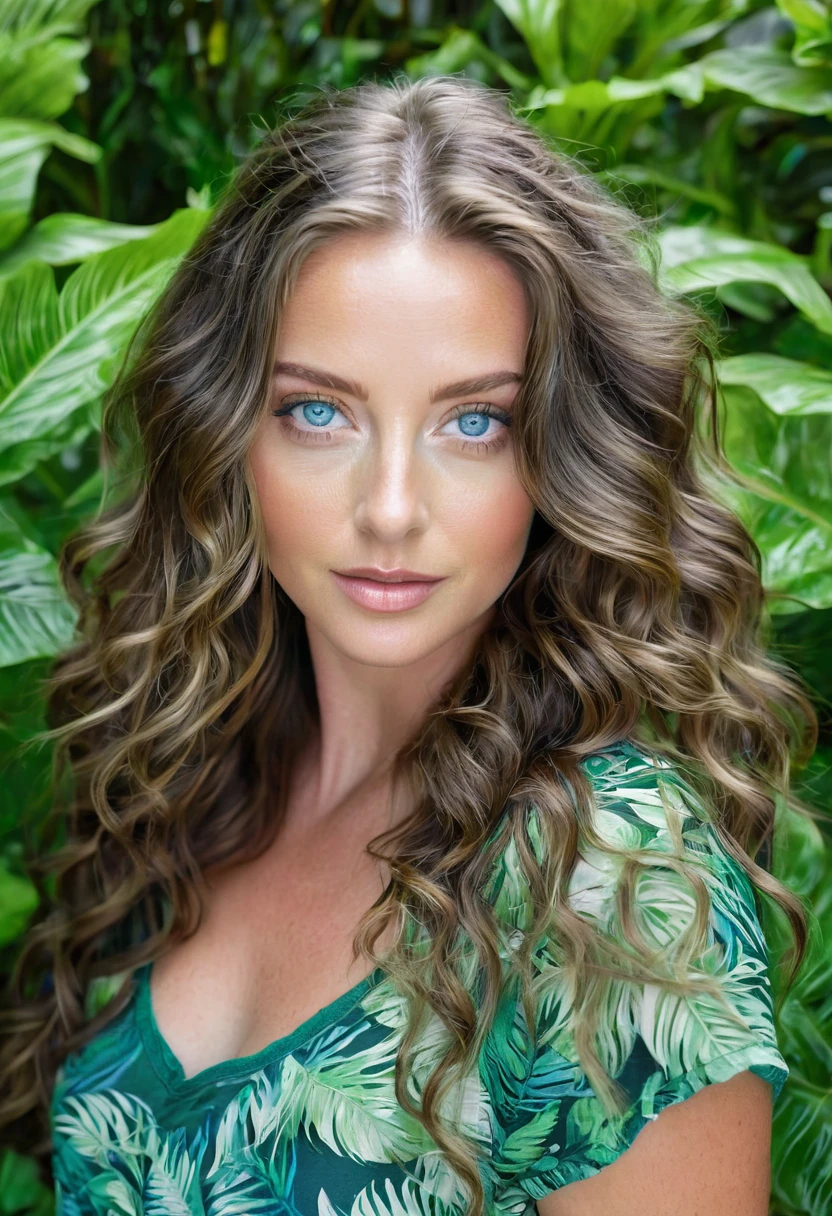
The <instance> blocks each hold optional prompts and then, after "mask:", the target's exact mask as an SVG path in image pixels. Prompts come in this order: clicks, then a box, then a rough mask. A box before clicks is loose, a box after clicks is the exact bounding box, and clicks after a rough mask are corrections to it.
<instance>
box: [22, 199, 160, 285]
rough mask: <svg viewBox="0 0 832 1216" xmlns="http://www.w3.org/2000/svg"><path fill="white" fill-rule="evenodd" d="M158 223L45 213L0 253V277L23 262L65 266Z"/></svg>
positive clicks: (136, 237)
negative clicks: (14, 243)
mask: <svg viewBox="0 0 832 1216" xmlns="http://www.w3.org/2000/svg"><path fill="white" fill-rule="evenodd" d="M160 227H161V225H159V224H146V225H139V224H114V223H111V222H110V221H109V220H99V219H96V217H95V216H92V215H75V214H74V213H73V212H56V213H55V214H54V215H47V216H46V218H45V219H42V220H41V221H40V223H38V224H35V226H34V228H30V229H29V231H28V232H27V233H26V234H25V236H23V237H22V238H21V239H20V240H19V241H18V242H17V244H16V245H14V246H13V248H11V249H9V250H8V251H7V252H6V253H5V254H4V255H2V256H0V277H8V276H9V275H10V274H15V273H16V272H17V271H18V270H19V269H20V268H21V266H24V265H25V264H26V263H27V262H47V263H48V264H49V265H50V266H67V265H70V264H71V263H73V262H83V261H85V260H86V259H87V258H89V257H92V255H93V254H95V253H103V252H104V251H105V250H107V249H115V248H117V247H118V246H119V245H126V244H127V242H128V241H139V240H143V239H144V238H145V237H148V236H153V234H154V233H155V232H158V230H159V228H160Z"/></svg>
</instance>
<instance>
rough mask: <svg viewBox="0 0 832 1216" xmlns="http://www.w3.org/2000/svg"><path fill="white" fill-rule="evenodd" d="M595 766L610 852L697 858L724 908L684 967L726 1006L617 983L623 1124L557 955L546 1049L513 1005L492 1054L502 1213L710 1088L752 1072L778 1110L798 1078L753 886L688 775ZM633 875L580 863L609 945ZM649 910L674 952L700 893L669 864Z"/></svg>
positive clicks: (649, 887) (652, 871) (612, 1045)
mask: <svg viewBox="0 0 832 1216" xmlns="http://www.w3.org/2000/svg"><path fill="white" fill-rule="evenodd" d="M584 765H585V767H586V770H587V772H588V775H589V776H590V778H591V780H592V783H593V788H594V792H595V803H596V815H595V826H596V830H597V831H598V833H599V834H600V835H601V836H602V838H603V839H604V840H606V841H608V842H611V843H615V844H617V845H619V846H626V847H638V848H642V849H647V850H649V851H650V852H655V853H656V854H662V853H669V852H674V853H675V854H676V855H678V850H679V847H680V842H681V844H682V847H683V849H684V853H685V855H686V856H687V857H689V858H690V859H691V860H694V862H695V863H699V864H695V868H696V869H697V870H698V872H699V873H700V874H701V876H702V878H703V879H704V881H705V883H706V885H707V889H708V893H709V896H710V913H709V924H708V937H707V947H706V949H705V950H704V952H700V953H699V954H698V955H696V957H695V958H693V959H692V960H690V961H689V962H688V963H687V964H686V965H685V974H692V975H703V974H706V975H709V976H711V977H713V979H714V980H716V982H717V985H718V990H719V992H720V993H721V994H722V995H723V996H724V998H725V1001H726V1003H727V1008H725V1006H723V1004H722V1003H721V1002H720V1001H719V1000H718V999H717V998H715V997H714V996H712V995H710V994H699V993H696V994H694V995H692V996H691V995H687V996H685V995H678V994H676V993H672V992H669V991H668V990H667V989H665V988H664V987H663V986H661V985H658V984H645V983H633V982H624V981H613V982H612V984H611V986H610V988H609V990H608V994H607V997H606V1000H605V1004H604V1009H603V1014H602V1018H601V1031H600V1037H599V1041H598V1046H599V1050H600V1052H601V1059H602V1061H603V1063H604V1066H605V1068H606V1069H607V1071H608V1072H609V1073H610V1075H612V1076H613V1077H615V1078H616V1080H617V1081H618V1082H619V1084H621V1085H622V1086H623V1088H624V1090H625V1092H626V1094H627V1099H628V1101H629V1106H628V1108H627V1110H626V1111H625V1112H624V1113H623V1114H621V1115H619V1116H612V1117H610V1116H608V1115H607V1114H606V1112H605V1110H604V1108H603V1107H602V1105H601V1102H600V1101H599V1099H598V1098H597V1097H596V1095H595V1093H594V1091H593V1089H592V1087H591V1085H590V1084H589V1082H588V1080H587V1078H586V1077H585V1076H584V1074H583V1072H582V1070H581V1067H580V1065H579V1063H578V1056H577V1053H576V1051H575V1048H574V1042H573V1038H572V1033H571V1018H570V999H569V994H568V992H567V990H566V985H565V984H559V983H558V979H557V973H556V970H555V963H554V960H553V958H552V957H551V955H550V954H549V953H548V951H547V949H546V947H545V944H544V945H543V947H542V948H541V949H540V950H539V951H537V952H536V954H535V960H536V966H537V968H538V971H541V970H544V969H546V968H549V969H550V975H549V976H548V979H549V980H551V981H552V982H551V983H547V985H546V988H545V993H544V994H543V995H541V997H540V998H539V1003H538V1009H537V1022H536V1026H535V1031H536V1035H535V1037H534V1039H533V1038H532V1036H531V1035H530V1034H529V1033H528V1029H527V1027H526V1025H525V1019H524V1016H523V1011H522V1005H521V1004H520V1003H519V1002H515V1003H514V1006H513V1009H512V1013H511V1016H510V1017H508V1016H507V1015H505V1016H504V1022H503V1025H502V1027H499V1028H498V1030H499V1035H498V1036H497V1037H495V1038H493V1040H492V1042H491V1046H490V1048H489V1050H490V1052H491V1056H490V1059H489V1060H488V1063H487V1069H486V1076H487V1084H488V1085H489V1088H490V1090H491V1097H492V1103H493V1107H494V1111H495V1116H496V1128H495V1144H494V1152H493V1166H494V1170H495V1179H496V1189H495V1192H494V1195H495V1200H496V1201H497V1204H496V1210H497V1211H499V1212H516V1213H523V1212H526V1211H527V1210H529V1208H528V1204H529V1199H530V1198H531V1199H540V1198H542V1197H543V1196H544V1195H547V1194H549V1193H550V1192H551V1191H553V1190H556V1189H558V1188H559V1187H562V1186H566V1185H567V1184H568V1183H570V1182H573V1181H577V1180H579V1179H582V1178H587V1177H590V1176H591V1175H592V1174H595V1173H597V1172H598V1171H599V1170H600V1169H602V1168H603V1167H604V1166H605V1165H608V1164H610V1163H611V1162H612V1161H614V1160H615V1159H616V1158H617V1157H619V1156H620V1155H621V1154H622V1153H623V1152H624V1151H625V1150H626V1149H627V1148H628V1147H629V1146H630V1145H631V1144H632V1142H633V1140H634V1139H635V1137H636V1135H637V1134H638V1132H639V1131H640V1130H641V1129H642V1128H643V1127H644V1126H645V1125H646V1123H647V1122H648V1120H652V1119H655V1118H657V1117H658V1115H659V1113H660V1111H662V1110H663V1109H664V1108H665V1107H666V1106H670V1105H673V1104H675V1103H677V1102H681V1101H683V1100H684V1099H685V1098H688V1097H690V1096H691V1095H692V1094H694V1093H696V1092H697V1091H698V1090H700V1089H702V1088H703V1087H704V1086H706V1085H710V1084H713V1083H714V1082H717V1081H726V1080H728V1079H729V1078H730V1077H732V1076H734V1075H735V1074H736V1073H740V1072H743V1071H745V1070H748V1069H750V1070H751V1071H752V1072H754V1073H756V1074H757V1075H758V1076H761V1077H763V1078H764V1079H765V1080H766V1081H768V1082H769V1084H770V1085H771V1087H772V1091H773V1097H774V1098H776V1097H777V1096H778V1095H779V1093H780V1090H781V1089H782V1087H783V1084H784V1082H785V1080H786V1077H787V1076H788V1071H789V1070H788V1066H787V1064H786V1062H785V1060H784V1059H783V1056H782V1055H781V1053H780V1051H779V1049H778V1044H777V1037H776V1033H775V1026H774V1019H773V1008H772V1006H773V1002H772V993H771V985H770V980H769V974H768V972H769V957H768V951H767V947H766V942H765V939H764V936H763V930H762V927H761V923H760V920H759V918H758V912H757V906H756V900H755V895H754V889H753V887H752V885H751V883H750V881H749V879H748V877H747V875H746V874H745V871H744V870H743V869H742V867H741V866H740V865H739V863H738V862H737V861H736V860H735V859H734V858H733V857H732V856H731V855H730V854H729V853H728V852H727V850H726V848H725V847H724V845H723V844H722V842H721V840H720V838H719V836H718V834H717V831H716V829H715V827H714V826H713V824H712V823H710V822H708V821H707V816H706V815H705V814H704V812H702V808H701V805H700V804H698V802H697V799H696V796H695V795H694V793H693V791H692V790H691V788H690V787H689V786H688V785H687V784H686V783H685V781H684V780H682V778H681V777H680V776H679V773H678V770H677V769H676V768H675V766H671V765H670V764H669V763H668V762H667V761H666V760H664V759H661V760H657V759H655V758H653V757H648V756H646V755H645V754H643V753H642V752H641V751H640V750H638V749H636V748H634V747H633V746H632V745H629V744H626V745H623V746H619V747H617V748H615V749H612V750H610V751H609V752H605V753H599V754H596V755H594V756H592V757H590V758H589V759H588V760H586V761H584ZM700 812H701V813H700ZM621 865H622V859H620V858H619V857H618V856H617V855H616V856H610V855H609V854H607V853H605V852H603V851H602V850H600V849H597V848H595V849H592V848H590V847H586V848H584V849H581V850H579V860H578V863H577V865H576V867H575V869H574V871H573V874H572V878H571V884H570V903H571V905H572V906H573V907H574V908H575V909H576V910H580V912H581V914H582V915H583V916H585V917H588V918H590V919H594V920H596V921H597V922H599V923H600V924H601V925H602V926H603V927H604V929H605V931H606V932H607V933H611V934H615V933H616V931H617V925H618V918H617V912H616V902H615V898H614V895H615V890H616V885H617V880H618V877H619V873H620V867H621ZM636 905H637V907H636V911H637V912H638V916H639V923H640V924H642V923H643V925H644V926H646V928H647V935H648V939H649V940H651V941H652V942H654V943H655V942H659V943H662V944H666V946H667V948H668V950H670V951H671V952H672V949H673V946H674V943H678V940H679V937H680V935H681V930H682V928H683V927H684V926H686V925H687V924H689V923H690V921H691V919H692V917H693V914H694V911H695V895H694V892H693V889H692V887H691V884H690V883H689V882H688V881H687V880H686V879H685V878H684V876H683V875H680V874H679V873H678V871H677V870H675V869H673V868H672V867H670V866H666V865H663V864H662V862H661V858H660V857H658V856H657V858H656V863H655V864H650V865H649V866H648V867H647V868H646V869H645V870H643V871H641V872H640V876H639V880H638V884H637V886H636ZM618 931H620V930H618ZM497 1057H499V1058H497Z"/></svg>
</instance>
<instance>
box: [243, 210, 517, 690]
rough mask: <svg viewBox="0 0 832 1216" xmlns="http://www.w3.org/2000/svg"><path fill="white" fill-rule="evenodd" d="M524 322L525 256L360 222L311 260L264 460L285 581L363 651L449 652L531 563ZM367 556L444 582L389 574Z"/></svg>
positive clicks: (334, 639)
mask: <svg viewBox="0 0 832 1216" xmlns="http://www.w3.org/2000/svg"><path fill="white" fill-rule="evenodd" d="M528 324H529V319H528V314H527V307H526V303H525V298H524V294H523V289H522V287H521V284H520V281H519V280H518V279H517V278H516V276H515V274H514V272H513V271H512V269H511V268H510V267H509V266H508V265H507V264H506V263H504V262H503V261H502V260H501V259H500V258H498V257H496V256H495V255H493V254H491V253H490V252H489V251H487V250H485V249H484V248H482V247H480V246H478V245H476V244H473V243H468V242H464V243H463V242H459V241H454V242H450V241H447V242H431V243H425V242H424V241H422V240H410V239H408V238H407V237H405V236H402V235H400V234H399V235H387V234H383V235H382V234H364V233H361V234H350V235H348V236H343V237H339V238H337V239H336V240H334V241H333V242H331V243H329V244H328V245H327V246H326V247H324V248H321V249H319V250H317V251H316V252H315V253H314V254H312V255H310V257H309V258H307V260H306V262H305V263H304V265H303V267H302V269H301V272H300V274H299V277H298V280H297V283H296V286H295V289H294V291H293V293H292V296H291V298H290V300H289V302H288V305H287V307H286V308H285V309H284V311H283V314H282V317H281V323H280V330H279V337H278V341H277V346H276V351H275V373H274V382H273V395H272V401H271V404H270V407H269V410H268V411H267V413H266V414H265V415H264V417H263V420H262V422H261V424H260V426H259V428H258V431H257V434H256V437H255V440H254V444H253V446H252V448H251V451H250V464H251V471H252V474H253V476H254V481H255V485H256V490H257V496H258V499H259V502H260V508H261V512H262V515H263V520H264V524H265V530H266V537H267V542H268V552H269V564H270V567H271V570H272V573H273V574H274V577H275V579H276V580H277V582H278V583H279V584H280V585H281V587H282V588H283V589H284V591H285V592H286V594H287V595H288V596H289V597H290V599H292V600H293V601H294V603H295V604H296V605H297V607H298V608H299V610H300V611H301V612H302V613H303V615H304V616H305V618H306V621H307V626H308V627H309V626H311V627H312V628H314V629H317V630H318V631H319V632H320V633H321V634H322V635H323V636H324V637H325V638H326V639H328V641H329V642H330V643H331V645H332V646H334V647H335V648H336V649H337V650H338V651H340V652H342V653H343V654H345V655H347V656H349V657H350V658H351V659H353V660H355V661H358V662H361V663H366V664H370V665H373V666H382V667H393V666H403V665H406V664H410V663H414V662H418V661H419V659H421V658H425V657H427V656H428V655H430V654H434V652H436V651H437V650H438V649H439V648H441V647H443V646H448V647H449V648H450V650H451V651H452V652H453V651H454V650H455V649H456V647H457V646H459V645H460V644H461V643H462V642H463V640H465V639H467V638H471V637H473V636H474V635H475V634H477V633H479V632H480V630H482V629H483V628H485V626H486V625H487V624H488V622H489V621H490V619H491V616H492V611H493V605H494V602H495V601H496V600H497V599H498V597H499V596H500V594H501V593H502V591H503V590H504V589H505V588H506V586H507V585H508V584H509V582H510V581H511V579H512V577H513V575H514V573H515V571H516V570H517V567H518V565H519V564H520V561H521V558H522V557H523V553H524V551H525V548H526V541H527V538H528V534H529V529H530V527H531V523H532V518H533V515H534V508H533V506H532V503H531V500H530V499H529V497H528V495H527V494H526V492H525V490H524V489H523V487H522V486H521V484H520V482H519V480H518V477H517V473H516V471H515V465H514V455H513V449H512V436H511V431H510V428H509V425H508V424H509V422H510V420H511V412H512V405H513V402H514V399H515V397H516V396H517V393H518V389H519V385H520V377H521V375H522V372H523V363H524V354H525V347H526V338H527V333H528ZM355 567H374V568H376V570H381V571H388V572H389V571H391V570H394V569H397V568H404V569H406V570H407V571H410V572H416V573H417V574H419V575H424V576H429V577H430V578H432V579H436V580H439V581H436V582H433V583H424V582H422V583H419V582H414V581H413V580H411V579H407V578H406V576H405V578H406V581H405V582H401V583H398V584H396V585H390V584H387V585H386V589H385V584H384V583H381V582H375V581H368V580H367V579H366V578H359V577H350V576H349V574H347V576H344V574H343V572H349V571H350V570H352V569H354V568H355ZM339 572H340V573H339ZM455 639H456V641H455Z"/></svg>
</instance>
